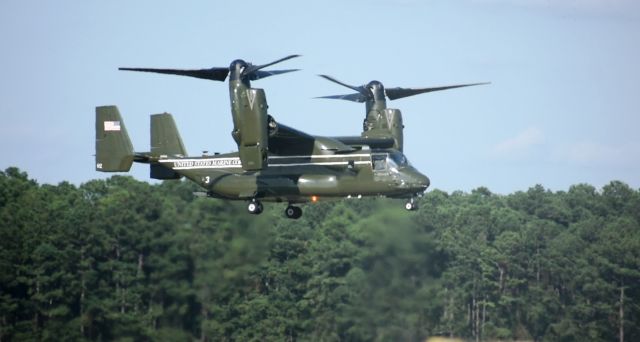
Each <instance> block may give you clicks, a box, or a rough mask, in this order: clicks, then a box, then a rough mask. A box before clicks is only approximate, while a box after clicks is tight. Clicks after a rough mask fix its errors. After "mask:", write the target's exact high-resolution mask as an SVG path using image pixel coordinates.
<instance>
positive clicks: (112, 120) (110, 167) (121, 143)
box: [96, 106, 134, 172]
mask: <svg viewBox="0 0 640 342" xmlns="http://www.w3.org/2000/svg"><path fill="white" fill-rule="evenodd" d="M133 156H134V152H133V145H131V140H130V139H129V135H128V134H127V128H126V127H125V126H124V122H123V121H122V117H121V116H120V112H119V111H118V107H116V106H101V107H96V171H102V172H126V171H129V169H131V164H133Z"/></svg>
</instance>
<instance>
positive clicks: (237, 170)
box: [157, 149, 429, 203]
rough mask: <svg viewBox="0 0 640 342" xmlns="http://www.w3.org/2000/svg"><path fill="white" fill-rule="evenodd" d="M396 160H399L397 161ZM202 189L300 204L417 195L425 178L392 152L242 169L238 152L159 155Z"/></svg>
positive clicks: (275, 159) (274, 161) (280, 160)
mask: <svg viewBox="0 0 640 342" xmlns="http://www.w3.org/2000/svg"><path fill="white" fill-rule="evenodd" d="M397 161H400V162H399V163H398V162H397ZM157 163H159V164H161V165H162V166H164V167H165V168H167V169H171V170H173V171H175V172H177V173H179V174H181V175H183V176H185V177H187V178H189V179H190V180H192V181H194V182H196V183H198V184H199V185H200V186H202V187H203V188H205V189H206V190H207V194H208V195H209V196H211V197H219V198H225V199H245V200H251V199H261V200H264V201H275V202H289V203H302V202H309V201H316V200H324V199H330V198H347V197H360V196H376V195H380V196H387V197H402V198H408V197H412V196H414V195H416V194H420V193H422V192H423V191H424V190H425V189H426V188H427V187H428V185H429V179H428V178H427V177H426V176H424V175H422V174H420V173H419V172H418V171H417V170H415V169H414V168H413V167H412V166H410V165H409V164H408V163H407V162H406V159H405V158H404V155H402V154H401V153H400V152H398V151H394V150H364V149H363V150H357V151H354V152H352V153H345V154H313V155H300V156H276V155H272V156H269V158H268V163H269V166H268V167H267V168H265V169H263V170H259V171H245V170H243V169H242V164H241V162H240V158H239V157H238V153H230V154H219V155H214V156H202V157H195V158H194V157H188V158H171V159H162V158H161V159H159V160H158V161H157Z"/></svg>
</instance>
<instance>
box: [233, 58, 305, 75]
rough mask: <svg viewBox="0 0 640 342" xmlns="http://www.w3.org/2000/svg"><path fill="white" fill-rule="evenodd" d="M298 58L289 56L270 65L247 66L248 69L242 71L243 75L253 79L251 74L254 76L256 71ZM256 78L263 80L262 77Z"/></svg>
mask: <svg viewBox="0 0 640 342" xmlns="http://www.w3.org/2000/svg"><path fill="white" fill-rule="evenodd" d="M300 56H301V55H289V56H287V57H284V58H280V59H278V60H276V61H273V62H271V63H267V64H262V65H249V67H248V68H247V69H246V70H245V71H244V73H243V75H248V76H249V77H253V75H252V74H254V73H255V72H256V71H258V70H260V69H264V68H266V67H268V66H272V65H274V64H278V63H280V62H284V61H286V60H288V59H291V58H296V57H300ZM272 75H276V74H272ZM268 76H271V75H268ZM264 77H267V76H264ZM258 78H263V77H258ZM256 79H257V78H256Z"/></svg>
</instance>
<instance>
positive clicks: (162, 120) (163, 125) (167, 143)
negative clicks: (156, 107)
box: [151, 113, 187, 157]
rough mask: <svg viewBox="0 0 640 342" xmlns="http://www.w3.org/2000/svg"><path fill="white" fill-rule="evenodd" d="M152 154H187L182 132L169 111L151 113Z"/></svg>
mask: <svg viewBox="0 0 640 342" xmlns="http://www.w3.org/2000/svg"><path fill="white" fill-rule="evenodd" d="M151 154H152V155H154V156H162V155H165V156H180V157H183V156H186V155H187V150H186V149H185V148H184V144H183V143H182V138H180V133H178V129H177V128H176V123H175V121H173V117H172V116H171V114H169V113H163V114H154V115H151Z"/></svg>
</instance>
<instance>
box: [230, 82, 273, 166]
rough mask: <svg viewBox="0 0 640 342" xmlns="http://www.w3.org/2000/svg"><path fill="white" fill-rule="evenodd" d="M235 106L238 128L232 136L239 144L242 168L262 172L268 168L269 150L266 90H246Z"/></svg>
mask: <svg viewBox="0 0 640 342" xmlns="http://www.w3.org/2000/svg"><path fill="white" fill-rule="evenodd" d="M245 89H246V88H245ZM234 105H236V111H234V114H235V116H236V117H234V123H235V124H236V125H235V126H236V127H235V129H234V132H233V133H232V134H233V135H234V139H236V141H237V142H238V150H239V154H240V161H241V162H242V168H243V169H244V170H248V171H255V170H262V169H264V168H266V167H267V157H268V155H267V151H268V149H269V141H268V138H269V128H268V122H269V119H268V118H269V115H267V108H268V106H267V99H266V97H265V94H264V90H262V89H254V88H249V89H246V90H245V91H244V94H242V95H241V97H240V101H238V103H235V104H234ZM274 122H275V121H274Z"/></svg>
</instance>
